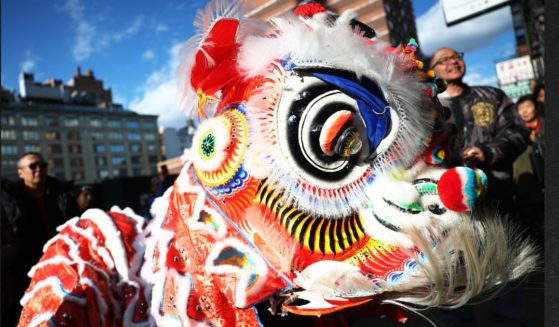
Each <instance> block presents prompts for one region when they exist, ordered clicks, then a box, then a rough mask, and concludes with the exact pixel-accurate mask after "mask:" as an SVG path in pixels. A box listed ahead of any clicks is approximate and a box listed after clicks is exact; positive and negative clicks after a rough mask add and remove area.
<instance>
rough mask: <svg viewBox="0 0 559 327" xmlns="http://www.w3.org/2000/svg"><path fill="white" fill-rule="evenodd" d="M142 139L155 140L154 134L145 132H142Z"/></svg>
mask: <svg viewBox="0 0 559 327" xmlns="http://www.w3.org/2000/svg"><path fill="white" fill-rule="evenodd" d="M144 139H145V140H146V141H154V140H155V134H153V133H146V134H144Z"/></svg>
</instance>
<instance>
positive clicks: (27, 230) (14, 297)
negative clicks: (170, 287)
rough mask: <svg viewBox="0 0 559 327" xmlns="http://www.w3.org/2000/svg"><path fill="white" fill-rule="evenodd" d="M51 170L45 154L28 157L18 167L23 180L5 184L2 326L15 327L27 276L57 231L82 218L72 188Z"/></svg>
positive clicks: (1, 208)
mask: <svg viewBox="0 0 559 327" xmlns="http://www.w3.org/2000/svg"><path fill="white" fill-rule="evenodd" d="M47 168H48V164H47V162H46V161H45V159H44V158H43V156H42V155H41V154H40V153H37V152H28V153H24V154H23V155H22V156H21V157H20V158H19V161H18V170H17V172H18V176H19V177H20V180H19V181H17V182H10V181H7V180H2V183H1V193H0V200H1V201H0V214H1V219H2V225H1V226H2V324H1V325H2V326H15V324H16V322H17V319H18V318H19V312H20V310H21V306H20V305H19V300H20V299H21V297H22V296H23V292H24V291H25V289H26V288H27V286H28V285H29V278H28V277H27V273H28V272H29V270H30V269H31V267H32V266H33V265H34V264H35V263H37V261H38V260H39V258H40V257H41V255H42V249H43V245H44V244H45V243H46V242H47V241H48V240H49V239H50V238H51V237H53V236H54V235H55V234H56V227H57V226H59V225H61V224H63V223H64V222H65V221H66V220H67V219H69V218H71V216H72V215H73V214H74V213H75V212H76V211H75V208H76V205H75V200H74V199H72V198H71V197H70V195H69V191H70V189H69V185H67V184H66V183H63V182H60V181H58V180H57V179H56V178H54V177H50V176H48V174H47Z"/></svg>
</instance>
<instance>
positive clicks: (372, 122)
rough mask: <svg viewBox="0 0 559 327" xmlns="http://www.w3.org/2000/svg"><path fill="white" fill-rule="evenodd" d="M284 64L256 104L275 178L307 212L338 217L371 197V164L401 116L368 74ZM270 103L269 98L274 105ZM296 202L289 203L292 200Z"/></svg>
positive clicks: (257, 122)
mask: <svg viewBox="0 0 559 327" xmlns="http://www.w3.org/2000/svg"><path fill="white" fill-rule="evenodd" d="M286 69H288V71H286V70H284V67H282V66H280V65H277V66H276V69H275V73H276V76H277V80H274V81H273V83H270V85H272V86H271V87H268V88H267V89H265V91H264V92H263V94H262V95H260V96H261V98H259V99H260V101H264V103H262V102H259V103H254V104H251V103H249V104H248V108H247V110H249V111H250V110H254V109H255V108H256V107H259V108H262V107H264V105H265V107H266V108H268V110H261V109H258V111H253V112H251V113H252V114H253V116H254V117H255V118H254V119H252V120H251V123H252V124H253V125H252V127H253V128H252V129H251V130H254V131H256V133H257V135H255V138H257V139H259V140H262V141H263V142H262V143H263V144H264V145H263V146H261V147H259V150H258V151H259V152H260V153H263V161H266V162H267V163H268V164H269V166H270V168H271V169H270V171H271V176H269V181H270V182H271V184H272V185H276V186H277V187H279V189H282V190H284V191H285V193H284V194H285V196H286V197H287V198H288V199H289V200H292V201H293V202H295V203H296V204H297V206H298V207H300V208H301V209H302V210H304V211H307V212H313V213H315V214H318V215H323V216H328V217H333V216H334V213H335V215H336V216H341V215H347V214H351V213H354V212H355V211H356V210H357V209H358V207H359V206H360V205H361V204H363V203H365V202H366V199H367V195H366V193H365V191H364V189H365V187H364V186H365V185H366V184H367V183H369V182H370V181H372V178H373V175H374V170H373V169H372V166H371V160H373V159H374V158H375V157H376V156H377V155H378V154H379V153H381V152H383V151H384V150H386V149H387V148H388V147H389V146H390V144H391V142H385V139H386V138H389V137H390V136H394V134H395V132H396V130H397V128H396V126H397V124H398V122H399V119H398V117H397V114H396V112H395V111H394V110H392V109H391V107H390V106H389V105H388V102H387V100H386V99H385V98H384V94H383V92H382V91H381V89H380V87H379V86H378V85H377V84H376V83H375V82H373V81H372V80H371V79H369V78H366V77H361V78H357V77H356V76H355V74H354V73H352V72H346V71H342V70H337V69H331V68H296V67H288V68H286ZM266 101H267V102H266ZM288 202H289V201H288Z"/></svg>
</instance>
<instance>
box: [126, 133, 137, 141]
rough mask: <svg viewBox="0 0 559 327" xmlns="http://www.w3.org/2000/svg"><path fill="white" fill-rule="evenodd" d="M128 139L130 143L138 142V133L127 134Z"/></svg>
mask: <svg viewBox="0 0 559 327" xmlns="http://www.w3.org/2000/svg"><path fill="white" fill-rule="evenodd" d="M128 139H129V140H130V141H139V140H140V133H138V132H128Z"/></svg>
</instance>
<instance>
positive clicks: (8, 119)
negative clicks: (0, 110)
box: [0, 114, 16, 126]
mask: <svg viewBox="0 0 559 327" xmlns="http://www.w3.org/2000/svg"><path fill="white" fill-rule="evenodd" d="M0 117H2V125H3V126H14V125H15V124H16V120H15V118H14V116H7V115H4V114H2V116H0Z"/></svg>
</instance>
